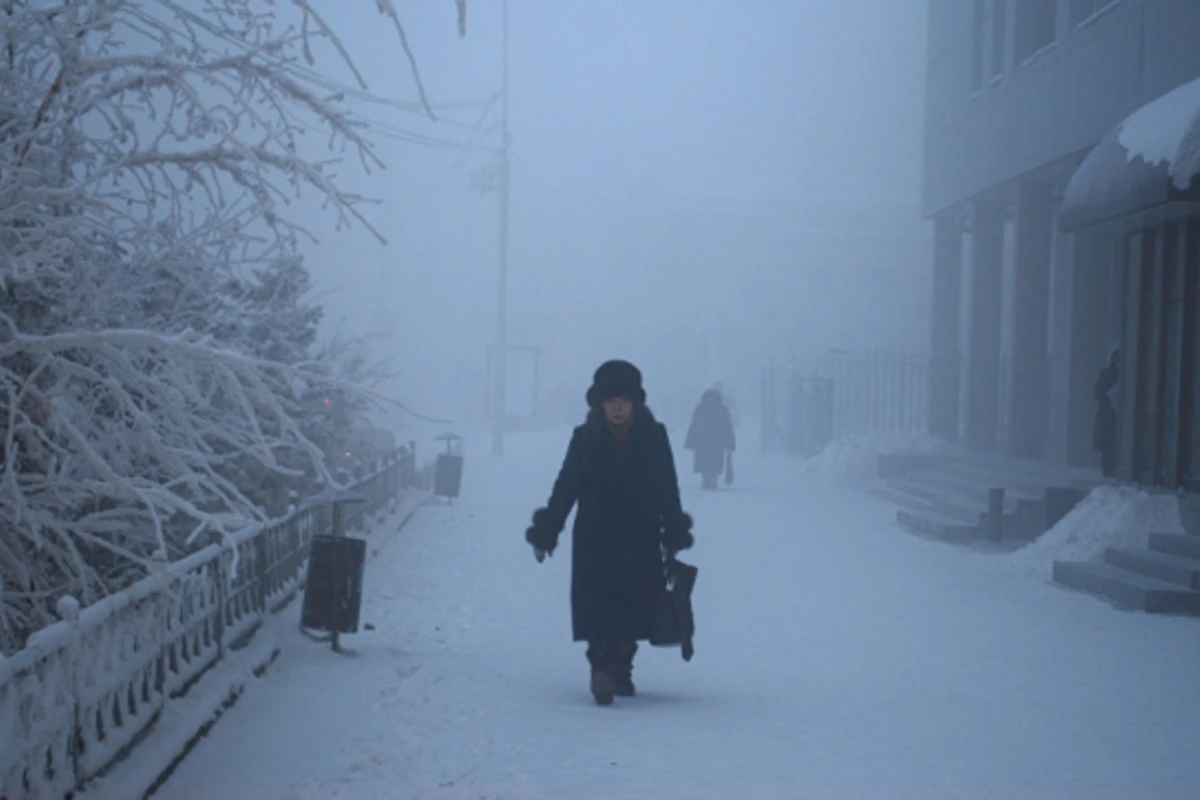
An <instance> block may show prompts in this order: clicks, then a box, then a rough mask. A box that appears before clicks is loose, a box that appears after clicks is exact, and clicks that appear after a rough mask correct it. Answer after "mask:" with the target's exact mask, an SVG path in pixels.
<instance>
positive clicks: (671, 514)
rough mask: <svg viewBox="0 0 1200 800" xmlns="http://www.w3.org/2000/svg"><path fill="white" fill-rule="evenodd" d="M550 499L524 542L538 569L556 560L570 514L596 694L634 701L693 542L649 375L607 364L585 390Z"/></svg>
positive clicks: (581, 631) (574, 610)
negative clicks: (666, 584)
mask: <svg viewBox="0 0 1200 800" xmlns="http://www.w3.org/2000/svg"><path fill="white" fill-rule="evenodd" d="M587 403H588V408H589V409H590V411H589V413H588V416H587V421H586V422H585V423H584V424H583V425H580V426H579V427H578V428H576V429H575V432H574V434H573V435H572V436H571V443H570V445H568V446H567V455H566V458H565V459H564V460H563V464H562V469H561V470H560V471H559V473H558V480H556V481H555V482H554V490H553V492H552V493H551V495H550V502H548V503H547V504H546V507H545V508H541V509H538V510H537V511H536V512H534V515H533V524H532V525H531V526H530V527H529V529H528V530H526V532H525V540H526V541H527V542H529V544H530V545H532V546H533V554H534V557H535V558H537V560H538V563H541V562H543V561H545V559H546V556H548V555H552V554H553V553H554V548H555V547H556V546H557V545H558V535H559V533H560V532H561V531H562V529H563V526H564V525H565V524H566V520H567V516H568V515H569V514H570V513H571V507H572V506H574V505H575V503H576V502H578V503H579V511H578V513H577V514H576V515H575V529H574V535H573V537H572V539H571V627H572V630H573V633H574V638H575V641H577V642H579V641H586V642H587V644H588V649H587V657H588V661H589V662H590V663H591V667H592V681H591V689H592V696H593V697H594V698H595V700H596V703H597V704H598V705H602V706H606V705H609V704H610V703H612V702H613V697H614V695H615V696H617V697H632V696H633V694H634V691H635V690H634V686H633V680H632V672H633V656H634V654H635V653H636V652H637V649H638V641H639V640H647V639H649V638H650V636H651V634H652V633H653V631H654V624H655V612H656V610H657V601H658V597H659V592H660V590H661V588H662V586H663V581H664V572H663V571H664V556H669V557H673V556H674V554H675V553H677V552H679V551H680V550H686V549H687V548H689V547H691V546H692V544H693V538H692V518H691V517H690V516H688V515H687V514H685V513H684V512H683V508H682V507H681V505H680V502H679V480H678V479H677V478H676V475H675V457H674V456H673V455H672V453H671V442H670V440H669V439H668V438H667V429H666V427H665V426H664V425H662V424H661V423H660V422H658V421H657V420H655V418H654V415H653V414H651V413H650V409H649V408H647V407H646V392H645V391H644V390H643V389H642V374H641V372H639V371H638V369H637V367H635V366H634V365H633V364H630V363H629V362H627V361H608V362H605V363H604V364H601V365H600V368H599V369H597V370H596V374H595V377H594V378H593V380H592V387H591V388H590V389H588V392H587Z"/></svg>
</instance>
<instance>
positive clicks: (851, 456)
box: [803, 432, 951, 485]
mask: <svg viewBox="0 0 1200 800" xmlns="http://www.w3.org/2000/svg"><path fill="white" fill-rule="evenodd" d="M950 447H951V445H950V444H949V443H947V442H945V441H943V440H941V439H937V438H934V437H932V436H929V435H927V434H913V433H888V432H874V433H867V434H861V435H858V436H852V437H847V438H844V439H838V440H837V441H834V442H830V443H829V444H828V445H826V447H825V449H824V450H822V451H821V452H820V453H819V454H817V455H816V456H813V457H812V458H810V459H809V460H808V461H806V462H804V467H803V472H804V474H806V475H811V476H813V477H819V478H823V479H826V480H836V481H839V482H845V483H851V484H854V485H869V484H872V483H875V482H877V481H878V479H879V456H880V455H892V454H896V455H938V454H940V453H945V452H948V451H949V450H950Z"/></svg>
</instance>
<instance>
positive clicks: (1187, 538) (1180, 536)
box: [1150, 533, 1200, 559]
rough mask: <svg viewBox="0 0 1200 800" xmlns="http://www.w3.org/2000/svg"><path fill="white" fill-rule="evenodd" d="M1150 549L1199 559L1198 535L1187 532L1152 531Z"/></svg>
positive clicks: (1199, 540)
mask: <svg viewBox="0 0 1200 800" xmlns="http://www.w3.org/2000/svg"><path fill="white" fill-rule="evenodd" d="M1150 549H1151V550H1154V551H1157V552H1159V553H1167V554H1168V555H1173V556H1179V557H1181V558H1194V559H1200V536H1196V535H1194V534H1188V533H1152V534H1150Z"/></svg>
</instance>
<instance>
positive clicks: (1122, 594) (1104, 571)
mask: <svg viewBox="0 0 1200 800" xmlns="http://www.w3.org/2000/svg"><path fill="white" fill-rule="evenodd" d="M1054 580H1055V582H1056V583H1058V584H1060V585H1062V586H1065V587H1067V588H1070V589H1076V590H1079V591H1083V592H1089V593H1091V594H1095V595H1099V596H1101V597H1105V598H1107V599H1109V600H1110V601H1112V602H1113V603H1114V604H1115V605H1116V606H1117V607H1119V608H1123V609H1128V610H1133V611H1144V612H1146V613H1149V614H1185V615H1189V616H1200V591H1193V590H1191V589H1186V588H1184V587H1182V586H1180V585H1179V584H1177V583H1170V582H1168V581H1164V580H1160V579H1158V578H1154V577H1150V576H1148V575H1143V574H1141V573H1140V572H1131V571H1129V570H1127V569H1122V568H1120V567H1117V566H1113V565H1112V564H1108V563H1090V562H1082V561H1056V562H1054Z"/></svg>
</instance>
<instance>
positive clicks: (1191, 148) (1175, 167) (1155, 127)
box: [1117, 79, 1200, 191]
mask: <svg viewBox="0 0 1200 800" xmlns="http://www.w3.org/2000/svg"><path fill="white" fill-rule="evenodd" d="M1117 141H1118V142H1119V143H1120V144H1121V146H1122V147H1124V148H1125V151H1126V158H1127V159H1128V160H1129V161H1133V160H1134V159H1136V158H1141V159H1143V160H1144V161H1145V162H1146V163H1147V164H1149V165H1151V166H1158V165H1160V164H1166V165H1167V166H1168V168H1169V171H1170V175H1171V179H1172V180H1173V181H1174V183H1175V187H1176V188H1177V189H1179V190H1180V191H1183V190H1186V189H1187V187H1188V185H1189V184H1191V182H1192V179H1193V178H1194V177H1196V175H1197V173H1200V79H1196V80H1193V81H1190V82H1188V83H1185V84H1183V85H1182V86H1179V87H1177V88H1175V89H1173V90H1172V91H1170V92H1167V93H1166V94H1165V95H1163V96H1162V97H1160V98H1158V99H1157V100H1153V101H1151V102H1149V103H1147V104H1146V105H1144V106H1142V107H1141V108H1140V109H1138V110H1137V111H1135V112H1134V113H1133V114H1131V115H1130V116H1129V118H1128V119H1126V120H1125V121H1124V122H1123V123H1121V127H1120V128H1119V129H1118V130H1117Z"/></svg>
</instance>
